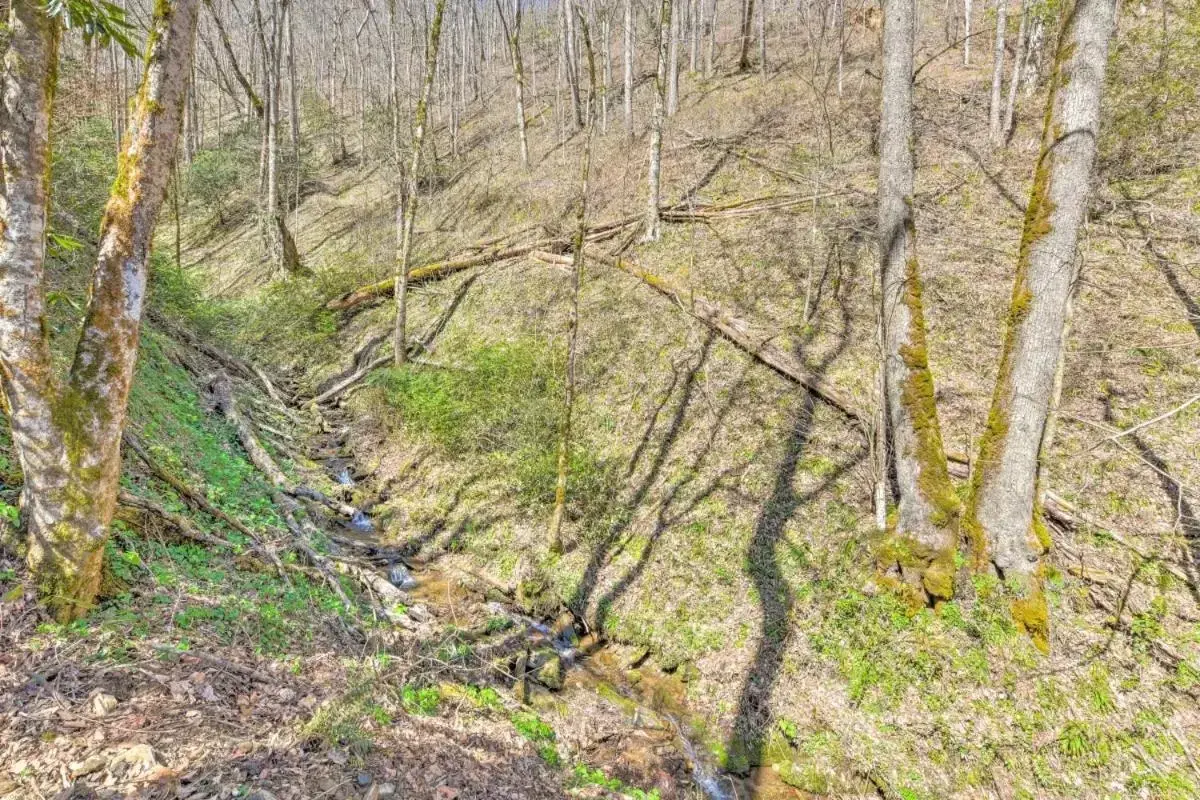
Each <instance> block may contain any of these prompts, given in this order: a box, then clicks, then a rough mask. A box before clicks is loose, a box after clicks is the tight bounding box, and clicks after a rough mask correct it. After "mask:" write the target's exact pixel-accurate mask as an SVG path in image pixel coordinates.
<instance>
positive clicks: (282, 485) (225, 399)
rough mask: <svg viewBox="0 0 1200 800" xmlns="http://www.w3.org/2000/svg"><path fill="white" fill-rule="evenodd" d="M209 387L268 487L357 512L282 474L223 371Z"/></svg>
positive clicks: (346, 513) (342, 511)
mask: <svg viewBox="0 0 1200 800" xmlns="http://www.w3.org/2000/svg"><path fill="white" fill-rule="evenodd" d="M209 390H210V391H211V392H212V395H213V400H214V402H215V404H216V407H217V410H218V411H220V412H221V414H222V415H223V416H224V417H225V419H227V420H229V422H230V423H232V424H233V427H234V430H236V431H237V435H238V441H239V442H241V443H242V449H244V450H245V451H246V455H247V456H248V457H249V458H250V463H251V464H253V465H254V466H255V468H256V469H258V471H259V472H261V473H262V474H263V476H264V477H265V478H266V479H267V481H268V482H269V483H270V484H271V485H272V486H274V487H275V488H276V489H278V490H279V491H280V492H284V493H286V494H289V495H292V496H293V497H304V498H307V499H309V500H315V501H317V502H319V503H321V504H323V505H325V506H327V507H328V508H330V509H332V510H333V511H335V512H337V513H338V514H341V515H343V516H345V517H353V516H354V515H355V514H356V513H358V509H357V508H355V507H354V506H352V505H350V504H348V503H343V502H341V501H340V500H335V499H333V498H331V497H327V496H326V495H325V494H323V493H322V492H319V491H317V490H316V489H313V488H311V487H308V486H304V485H302V484H297V483H295V482H293V481H292V480H291V479H290V478H289V477H288V476H287V475H286V474H285V473H284V471H283V470H282V469H281V468H280V467H279V464H278V463H276V461H275V459H274V457H272V455H271V454H270V453H268V452H267V449H266V448H265V447H263V446H262V443H261V442H260V441H259V440H258V435H257V433H256V432H255V430H254V426H253V425H252V424H251V423H250V420H249V419H247V418H246V415H245V414H242V413H241V411H239V410H238V407H237V400H236V399H235V398H234V396H233V381H231V380H230V379H229V376H228V375H227V374H225V373H224V372H218V373H217V374H216V376H215V377H214V378H213V379H212V381H211V382H210V383H209Z"/></svg>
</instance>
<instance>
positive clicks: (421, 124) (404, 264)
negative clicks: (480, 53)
mask: <svg viewBox="0 0 1200 800" xmlns="http://www.w3.org/2000/svg"><path fill="white" fill-rule="evenodd" d="M445 13H446V0H437V2H436V3H435V4H434V7H433V21H432V22H431V23H430V25H429V42H428V44H427V45H426V49H425V78H424V81H423V82H422V84H421V96H420V98H419V99H418V100H417V107H416V109H415V110H414V111H413V138H412V158H411V161H410V163H409V167H408V176H407V179H408V180H407V189H403V188H402V189H401V191H400V192H399V194H400V197H401V199H400V207H399V208H398V209H397V213H398V215H399V216H400V219H401V223H400V231H399V234H400V242H399V248H398V249H399V252H397V254H396V289H395V298H396V323H395V326H394V328H393V332H392V347H393V351H392V358H393V361H394V363H395V364H396V366H398V367H399V366H402V365H403V364H404V362H405V361H406V360H407V359H408V343H407V341H406V340H407V338H408V336H407V332H406V329H407V327H408V265H409V262H411V261H412V239H413V229H414V228H415V227H416V224H417V187H418V185H419V181H420V178H419V176H420V169H421V150H422V147H423V146H424V144H425V125H426V123H427V122H428V117H429V98H430V96H431V95H432V94H433V80H434V78H435V77H436V76H437V59H438V46H439V45H440V44H441V41H442V17H443V16H445ZM401 180H404V176H401Z"/></svg>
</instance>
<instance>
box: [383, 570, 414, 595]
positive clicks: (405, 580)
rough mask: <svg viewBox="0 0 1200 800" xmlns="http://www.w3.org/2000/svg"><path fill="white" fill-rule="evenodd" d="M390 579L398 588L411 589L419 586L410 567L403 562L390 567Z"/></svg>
mask: <svg viewBox="0 0 1200 800" xmlns="http://www.w3.org/2000/svg"><path fill="white" fill-rule="evenodd" d="M388 581H390V582H391V584H392V585H393V586H395V587H396V588H397V589H401V590H403V591H409V590H411V589H415V588H417V579H416V578H414V577H413V576H412V573H410V572H409V571H408V567H406V566H404V565H403V564H392V566H390V567H388Z"/></svg>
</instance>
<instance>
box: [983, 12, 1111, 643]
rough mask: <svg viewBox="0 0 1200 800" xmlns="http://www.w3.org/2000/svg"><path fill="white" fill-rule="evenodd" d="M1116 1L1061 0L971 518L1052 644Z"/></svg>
mask: <svg viewBox="0 0 1200 800" xmlns="http://www.w3.org/2000/svg"><path fill="white" fill-rule="evenodd" d="M1115 14H1116V2H1115V0H1076V2H1073V3H1064V4H1063V6H1062V8H1061V12H1060V24H1061V30H1060V34H1059V41H1058V48H1057V51H1056V54H1055V61H1054V71H1053V73H1052V75H1051V85H1050V94H1049V98H1048V100H1047V104H1046V112H1045V117H1044V122H1043V129H1042V143H1041V152H1040V154H1039V157H1038V162H1037V167H1036V169H1035V171H1034V177H1033V186H1032V190H1031V194H1030V199H1029V205H1028V208H1027V210H1026V215H1025V225H1024V230H1023V232H1022V236H1021V244H1020V250H1019V253H1018V256H1017V269H1016V276H1015V280H1014V282H1013V293H1012V299H1011V301H1010V304H1009V311H1008V318H1007V324H1006V331H1005V338H1004V345H1003V349H1002V351H1001V357H1000V369H999V374H998V376H997V379H996V388H995V393H994V395H993V398H992V405H991V410H990V411H989V413H988V419H987V427H986V429H985V431H984V435H983V437H982V439H981V441H980V452H979V458H978V459H977V462H976V464H977V466H976V470H975V474H974V475H973V476H972V482H971V488H970V499H969V501H968V507H967V515H966V519H965V523H966V527H967V531H968V534H969V535H970V537H971V539H972V543H973V551H974V554H975V560H976V565H977V567H979V568H994V569H995V570H996V571H997V572H998V573H999V575H1000V576H1001V577H1002V578H1004V579H1005V581H1006V582H1007V583H1008V584H1009V586H1010V587H1011V589H1012V590H1013V593H1014V596H1015V599H1014V601H1013V608H1012V610H1013V617H1014V619H1015V620H1016V621H1017V622H1018V623H1019V624H1020V625H1021V626H1022V627H1023V628H1024V629H1025V630H1026V631H1028V632H1029V633H1030V635H1031V636H1032V637H1033V638H1034V640H1035V642H1037V643H1038V644H1039V646H1041V647H1043V648H1046V647H1048V643H1049V615H1048V613H1047V611H1046V601H1045V595H1044V592H1043V588H1042V567H1041V562H1040V559H1041V556H1042V554H1043V553H1044V552H1045V550H1047V549H1048V546H1049V537H1048V535H1047V533H1046V527H1045V523H1044V522H1043V520H1042V510H1041V501H1040V492H1039V485H1040V479H1041V465H1042V460H1043V459H1044V457H1045V454H1046V451H1047V448H1048V446H1049V439H1050V436H1051V432H1052V430H1053V425H1052V415H1053V413H1054V407H1055V405H1056V403H1057V397H1058V385H1059V375H1060V371H1061V369H1062V359H1063V348H1064V345H1065V341H1066V333H1067V329H1068V324H1069V320H1070V313H1071V303H1072V300H1073V298H1074V293H1075V287H1076V282H1077V277H1078V272H1079V270H1078V255H1077V253H1076V247H1077V245H1078V239H1079V228H1080V226H1081V225H1082V224H1083V221H1084V216H1085V214H1086V212H1087V204H1088V196H1089V188H1090V185H1091V181H1092V166H1093V163H1094V161H1095V154H1096V139H1097V136H1098V134H1099V127H1100V99H1101V94H1102V91H1103V88H1104V73H1105V66H1106V63H1107V58H1108V43H1109V39H1110V36H1111V33H1112V28H1113V23H1114V18H1115Z"/></svg>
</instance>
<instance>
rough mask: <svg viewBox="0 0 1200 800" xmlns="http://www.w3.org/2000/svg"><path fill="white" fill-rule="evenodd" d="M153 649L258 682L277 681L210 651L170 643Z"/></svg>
mask: <svg viewBox="0 0 1200 800" xmlns="http://www.w3.org/2000/svg"><path fill="white" fill-rule="evenodd" d="M154 649H155V650H157V651H158V652H160V653H163V654H165V655H173V656H179V657H180V658H194V659H196V660H197V661H203V662H204V663H205V664H209V665H211V666H214V667H219V668H220V669H224V670H228V671H229V672H235V673H237V674H238V675H241V676H243V677H246V678H250V679H252V680H256V681H258V682H259V683H277V682H278V681H277V679H276V678H272V677H271V676H270V675H267V674H266V673H265V672H259V671H258V670H256V669H254V668H252V667H247V666H243V665H242V664H238V663H237V662H235V661H228V660H226V659H224V658H221V657H220V656H214V655H212V654H210V653H205V652H204V651H202V650H192V649H188V650H180V649H178V648H176V647H171V646H170V645H165V644H156V645H154Z"/></svg>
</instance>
